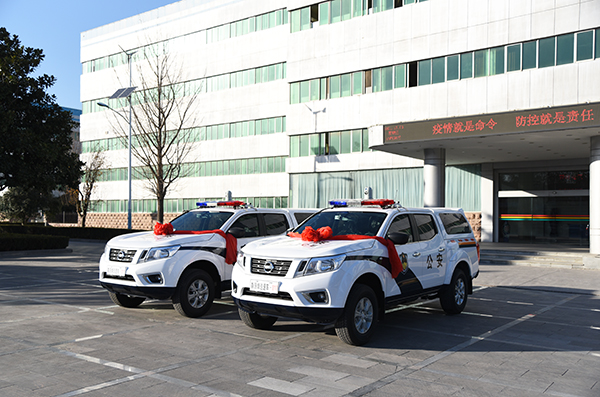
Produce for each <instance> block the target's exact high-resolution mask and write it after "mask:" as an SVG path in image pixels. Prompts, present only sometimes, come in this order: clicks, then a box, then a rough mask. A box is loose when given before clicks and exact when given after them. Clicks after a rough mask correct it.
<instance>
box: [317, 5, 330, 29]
mask: <svg viewBox="0 0 600 397" xmlns="http://www.w3.org/2000/svg"><path fill="white" fill-rule="evenodd" d="M319 24H320V25H327V24H329V2H328V1H326V2H325V3H321V4H319Z"/></svg>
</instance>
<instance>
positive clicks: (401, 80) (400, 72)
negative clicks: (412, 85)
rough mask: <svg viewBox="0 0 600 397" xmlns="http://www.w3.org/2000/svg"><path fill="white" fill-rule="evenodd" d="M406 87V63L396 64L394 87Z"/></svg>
mask: <svg viewBox="0 0 600 397" xmlns="http://www.w3.org/2000/svg"><path fill="white" fill-rule="evenodd" d="M404 87H406V65H396V66H394V88H404Z"/></svg>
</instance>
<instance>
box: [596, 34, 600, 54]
mask: <svg viewBox="0 0 600 397" xmlns="http://www.w3.org/2000/svg"><path fill="white" fill-rule="evenodd" d="M596 58H600V28H599V29H596Z"/></svg>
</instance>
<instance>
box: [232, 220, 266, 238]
mask: <svg viewBox="0 0 600 397" xmlns="http://www.w3.org/2000/svg"><path fill="white" fill-rule="evenodd" d="M234 228H239V229H241V230H242V231H243V235H244V237H258V236H259V234H258V215H257V214H246V215H242V216H241V217H240V218H239V219H238V220H237V221H235V222H234V223H233V225H231V227H230V228H229V230H231V229H234Z"/></svg>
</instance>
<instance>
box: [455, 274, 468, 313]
mask: <svg viewBox="0 0 600 397" xmlns="http://www.w3.org/2000/svg"><path fill="white" fill-rule="evenodd" d="M465 293H466V288H465V281H464V280H463V279H462V278H459V279H458V280H456V284H455V285H454V302H456V304H457V305H458V306H460V305H462V304H463V302H464V301H465Z"/></svg>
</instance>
